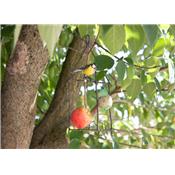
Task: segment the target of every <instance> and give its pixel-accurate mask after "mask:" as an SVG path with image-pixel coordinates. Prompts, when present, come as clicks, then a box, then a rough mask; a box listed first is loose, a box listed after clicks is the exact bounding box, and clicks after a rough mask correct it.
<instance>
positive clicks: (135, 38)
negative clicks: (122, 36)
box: [125, 25, 145, 54]
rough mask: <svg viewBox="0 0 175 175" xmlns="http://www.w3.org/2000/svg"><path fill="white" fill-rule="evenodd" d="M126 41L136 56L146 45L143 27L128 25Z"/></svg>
mask: <svg viewBox="0 0 175 175" xmlns="http://www.w3.org/2000/svg"><path fill="white" fill-rule="evenodd" d="M125 30H126V40H127V42H128V48H129V50H131V51H132V52H133V53H134V54H136V53H137V52H138V51H139V50H140V49H141V48H142V47H143V44H144V39H145V35H144V31H143V28H142V26H141V25H126V26H125Z"/></svg>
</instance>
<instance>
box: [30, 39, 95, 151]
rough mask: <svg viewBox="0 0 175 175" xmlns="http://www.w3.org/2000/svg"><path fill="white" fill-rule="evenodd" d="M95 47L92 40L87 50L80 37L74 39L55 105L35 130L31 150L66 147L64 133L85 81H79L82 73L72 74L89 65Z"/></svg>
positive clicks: (61, 77) (56, 92) (63, 69)
mask: <svg viewBox="0 0 175 175" xmlns="http://www.w3.org/2000/svg"><path fill="white" fill-rule="evenodd" d="M93 44H94V41H90V45H89V46H88V47H87V45H86V43H85V41H84V40H82V39H81V38H80V37H79V36H75V37H74V39H73V41H72V43H71V45H70V47H71V48H72V49H71V50H68V53H67V56H66V60H65V62H64V64H63V68H62V72H61V75H60V79H59V81H58V83H57V87H56V90H55V94H54V97H53V100H52V103H51V105H50V107H49V109H48V111H47V113H46V115H45V116H44V119H43V120H42V121H41V123H40V124H39V126H37V127H36V128H35V130H34V134H33V138H32V143H31V148H67V140H66V138H65V134H66V129H67V128H68V127H69V125H70V124H69V116H70V114H71V112H72V111H73V109H75V108H76V103H77V98H79V89H80V86H81V85H82V82H79V81H76V80H77V79H80V77H81V73H75V74H72V70H74V69H76V68H79V67H82V66H83V65H85V64H86V60H87V57H88V55H89V53H90V51H91V47H92V46H93ZM74 50H78V52H75V51H74ZM80 56H81V57H80ZM77 60H79V61H77Z"/></svg>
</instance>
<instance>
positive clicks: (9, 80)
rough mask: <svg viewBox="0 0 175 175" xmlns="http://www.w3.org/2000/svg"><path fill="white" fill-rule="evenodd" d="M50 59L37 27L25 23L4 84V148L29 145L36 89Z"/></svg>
mask: <svg viewBox="0 0 175 175" xmlns="http://www.w3.org/2000/svg"><path fill="white" fill-rule="evenodd" d="M47 62H48V51H47V49H45V48H44V47H43V43H42V40H41V38H40V35H39V31H38V29H37V26H36V25H24V26H23V27H22V29H21V33H20V36H19V39H18V42H17V44H16V47H15V50H14V52H13V54H12V56H11V58H10V59H9V62H8V64H7V69H6V73H5V79H4V83H3V87H2V136H1V137H2V138H1V142H2V143H1V146H2V148H29V145H30V142H31V137H32V133H33V128H34V117H35V101H36V97H37V90H38V86H39V82H40V77H41V74H42V72H43V70H44V68H45V66H46V64H47Z"/></svg>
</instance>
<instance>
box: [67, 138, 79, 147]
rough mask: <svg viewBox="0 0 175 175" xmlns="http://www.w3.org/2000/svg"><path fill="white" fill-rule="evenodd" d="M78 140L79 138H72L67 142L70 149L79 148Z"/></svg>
mask: <svg viewBox="0 0 175 175" xmlns="http://www.w3.org/2000/svg"><path fill="white" fill-rule="evenodd" d="M80 144H81V142H80V140H79V139H72V140H71V142H70V144H69V148H71V149H78V148H80Z"/></svg>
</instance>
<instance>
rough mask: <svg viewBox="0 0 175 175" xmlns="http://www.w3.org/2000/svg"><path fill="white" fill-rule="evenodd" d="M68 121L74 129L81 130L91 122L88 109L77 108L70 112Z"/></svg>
mask: <svg viewBox="0 0 175 175" xmlns="http://www.w3.org/2000/svg"><path fill="white" fill-rule="evenodd" d="M70 121H71V124H72V125H73V126H74V127H75V128H78V129H82V128H85V127H87V126H88V125H89V124H90V123H91V122H92V115H91V113H90V111H89V110H88V109H86V108H84V107H79V108H77V109H75V110H74V111H73V112H72V114H71V116H70Z"/></svg>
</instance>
